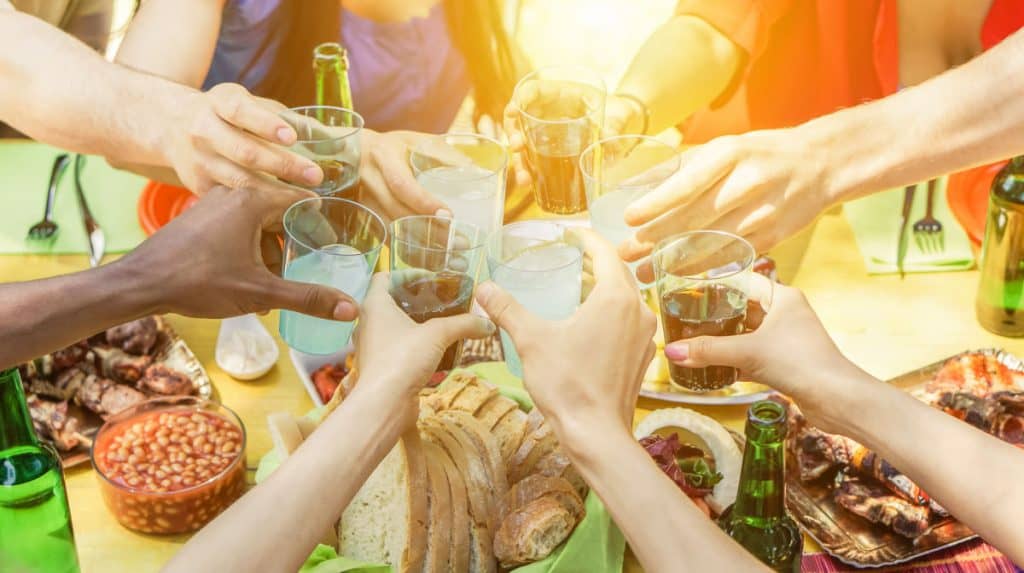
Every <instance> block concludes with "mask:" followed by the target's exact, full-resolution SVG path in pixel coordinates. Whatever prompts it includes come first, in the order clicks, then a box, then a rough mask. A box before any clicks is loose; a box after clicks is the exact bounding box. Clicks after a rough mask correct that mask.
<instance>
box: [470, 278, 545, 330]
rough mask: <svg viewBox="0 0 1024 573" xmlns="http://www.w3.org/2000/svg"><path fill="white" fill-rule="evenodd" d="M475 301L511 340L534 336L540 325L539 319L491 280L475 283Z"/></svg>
mask: <svg viewBox="0 0 1024 573" xmlns="http://www.w3.org/2000/svg"><path fill="white" fill-rule="evenodd" d="M475 297H476V301H477V302H478V303H479V304H480V306H481V307H482V308H483V309H484V312H486V313H487V316H489V317H490V318H491V320H492V321H493V322H494V324H496V325H498V327H499V328H503V329H504V330H505V332H507V333H508V335H509V336H511V337H512V341H513V342H515V341H516V340H525V339H526V338H528V337H530V336H534V335H535V333H534V331H536V330H537V329H538V327H539V325H540V322H539V321H540V319H538V318H537V317H535V316H534V315H533V314H531V313H530V311H528V310H526V309H525V308H523V306H522V305H520V304H519V303H518V302H517V301H516V299H515V298H513V297H512V295H510V294H508V293H507V292H505V291H504V290H503V289H502V288H501V287H499V286H498V285H497V284H495V283H494V282H492V281H487V282H484V283H481V284H480V285H477V287H476V295H475Z"/></svg>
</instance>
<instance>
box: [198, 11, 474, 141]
mask: <svg viewBox="0 0 1024 573" xmlns="http://www.w3.org/2000/svg"><path fill="white" fill-rule="evenodd" d="M282 1H283V0H231V1H230V2H228V4H227V5H226V6H225V7H224V17H223V20H222V23H221V30H220V35H219V37H218V38H217V48H216V50H215V52H214V54H213V63H212V64H211V66H210V71H209V73H208V74H207V76H206V80H205V81H204V82H203V89H208V88H210V87H212V86H214V85H216V84H218V83H222V82H237V83H240V84H242V85H244V86H246V87H247V88H249V89H252V88H253V86H256V85H258V84H259V82H260V81H261V80H262V79H263V78H264V76H265V75H266V73H267V70H268V68H269V67H270V65H271V64H272V62H273V61H274V58H275V56H276V53H277V49H278V46H279V45H280V42H281V38H280V37H277V38H273V37H271V38H270V41H269V43H268V44H267V49H266V50H265V51H264V52H263V54H261V55H260V58H259V61H257V62H255V63H254V64H253V65H252V66H249V63H250V61H251V60H252V59H253V58H254V57H256V54H257V51H258V49H259V46H260V45H261V44H262V43H264V41H265V40H266V39H267V37H268V35H270V34H273V33H274V32H275V31H276V30H280V29H282V27H283V26H282V25H281V22H280V20H281V19H282V18H283V17H284V15H283V14H282V13H281V10H280V6H281V3H282ZM293 1H294V0H293ZM340 29H341V34H340V38H339V39H340V40H341V41H342V42H343V43H344V45H345V47H346V48H347V49H348V54H349V80H350V83H351V85H352V100H353V105H354V106H355V108H356V111H357V112H359V114H360V115H362V116H363V119H365V120H366V126H367V127H369V128H371V129H375V130H377V131H390V130H394V129H411V130H414V131H423V132H427V133H444V132H445V131H447V130H448V127H449V126H451V123H452V121H453V120H454V119H455V114H456V112H458V110H459V106H460V105H461V104H462V100H463V99H465V97H466V94H467V92H468V91H469V78H468V76H467V72H466V63H465V61H464V60H463V58H462V54H460V53H459V51H458V50H457V49H456V48H455V46H454V45H453V44H452V42H451V40H450V38H449V36H448V26H447V23H446V22H445V17H444V7H443V5H442V4H441V3H438V4H437V5H436V6H434V7H433V9H431V11H430V14H429V15H428V16H427V17H425V18H414V19H412V20H409V21H407V22H389V23H379V22H374V21H372V20H368V19H366V18H363V17H360V16H358V15H356V14H353V13H351V12H348V11H345V10H342V17H341V23H340ZM312 57H313V56H312V54H310V59H312ZM247 66H249V69H248V72H247V73H246V74H245V77H238V76H239V74H241V73H242V71H243V70H244V69H245V68H246V67H247ZM310 103H313V102H310Z"/></svg>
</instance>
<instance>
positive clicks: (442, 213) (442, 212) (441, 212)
mask: <svg viewBox="0 0 1024 573" xmlns="http://www.w3.org/2000/svg"><path fill="white" fill-rule="evenodd" d="M434 216H435V217H441V218H443V219H451V218H452V217H454V215H452V212H451V211H449V210H448V209H446V208H444V207H441V208H440V209H438V210H437V211H436V212H435V213H434Z"/></svg>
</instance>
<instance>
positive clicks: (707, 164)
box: [625, 146, 736, 226]
mask: <svg viewBox="0 0 1024 573" xmlns="http://www.w3.org/2000/svg"><path fill="white" fill-rule="evenodd" d="M679 159H680V167H679V170H678V171H676V172H675V174H673V175H672V176H671V177H669V178H668V179H667V180H666V181H665V182H664V183H662V184H661V185H659V186H658V187H657V188H655V189H654V190H653V191H651V192H650V193H647V194H646V195H644V196H642V197H640V198H639V199H637V200H636V201H634V202H633V203H632V204H630V205H629V206H628V207H627V208H626V212H625V218H626V222H627V223H629V224H630V225H634V226H635V225H643V224H644V223H647V222H649V221H651V220H653V219H655V218H656V217H658V216H659V215H661V214H662V213H664V212H666V211H668V210H669V209H672V208H674V207H680V206H684V205H688V204H690V203H692V202H693V201H694V200H696V199H697V198H698V197H701V196H703V195H705V194H707V193H710V192H711V191H713V188H714V187H715V185H716V184H717V183H718V182H719V181H721V180H722V178H723V177H725V176H726V175H727V174H728V173H729V171H730V170H731V169H732V167H733V164H734V162H735V161H736V158H735V157H733V156H732V155H731V154H729V153H723V152H720V151H718V150H717V149H714V148H707V147H705V146H702V147H697V148H694V149H691V150H689V151H686V152H685V153H683V154H682V156H681V157H680V158H679Z"/></svg>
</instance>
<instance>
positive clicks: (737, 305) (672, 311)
mask: <svg viewBox="0 0 1024 573" xmlns="http://www.w3.org/2000/svg"><path fill="white" fill-rule="evenodd" d="M751 302H753V301H751ZM754 304H755V305H757V306H758V307H759V306H760V305H758V304H757V303H756V302H754ZM747 306H748V300H747V295H746V294H744V293H743V292H742V291H739V290H737V289H734V288H731V287H728V286H725V285H721V284H716V285H708V286H705V287H694V288H685V289H679V290H674V291H670V292H667V293H665V294H664V295H662V297H661V321H662V325H663V326H664V328H665V343H666V344H667V343H669V342H675V341H676V340H683V339H687V338H695V337H697V336H731V335H734V334H742V333H743V332H744V322H745V321H746V318H747ZM669 373H670V374H671V376H672V382H674V383H676V384H678V385H679V386H682V387H683V388H686V389H688V390H693V391H696V392H705V391H708V390H718V389H720V388H724V387H726V386H728V385H730V384H732V383H734V382H736V375H737V372H736V369H735V368H733V367H731V366H706V367H704V368H685V367H683V366H677V365H675V364H672V363H671V362H669Z"/></svg>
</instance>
